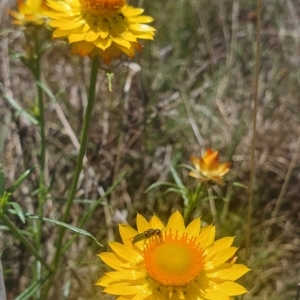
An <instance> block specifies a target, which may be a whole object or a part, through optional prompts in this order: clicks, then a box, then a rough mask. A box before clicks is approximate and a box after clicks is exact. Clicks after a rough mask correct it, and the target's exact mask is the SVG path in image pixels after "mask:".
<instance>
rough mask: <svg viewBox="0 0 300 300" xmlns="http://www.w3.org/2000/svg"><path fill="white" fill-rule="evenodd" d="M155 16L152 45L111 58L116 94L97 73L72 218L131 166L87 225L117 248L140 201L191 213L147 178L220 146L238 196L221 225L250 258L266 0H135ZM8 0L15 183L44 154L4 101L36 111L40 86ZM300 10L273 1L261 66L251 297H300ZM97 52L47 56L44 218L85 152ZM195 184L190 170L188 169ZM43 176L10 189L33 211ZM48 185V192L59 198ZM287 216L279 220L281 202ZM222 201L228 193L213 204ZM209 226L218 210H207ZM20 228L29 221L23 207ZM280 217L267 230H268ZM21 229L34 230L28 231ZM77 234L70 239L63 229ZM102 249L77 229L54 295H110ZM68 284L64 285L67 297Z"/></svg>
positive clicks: (8, 141) (11, 263)
mask: <svg viewBox="0 0 300 300" xmlns="http://www.w3.org/2000/svg"><path fill="white" fill-rule="evenodd" d="M130 4H132V5H136V6H141V7H144V8H145V13H146V14H147V15H151V16H153V17H154V18H155V22H154V24H153V26H154V27H155V28H156V29H157V33H156V38H155V41H154V42H149V43H145V47H144V50H143V52H142V53H138V54H137V55H136V57H135V58H134V59H132V60H131V61H125V60H123V61H120V62H114V63H113V64H112V65H111V66H110V70H111V71H112V72H114V74H115V76H114V79H113V82H112V92H109V91H108V80H107V77H106V75H105V74H104V72H99V77H98V86H97V90H98V92H97V100H96V105H95V109H94V113H93V123H92V127H91V130H90V135H89V144H88V150H87V155H86V161H85V164H84V171H83V172H82V174H81V178H80V186H79V189H78V193H77V194H76V199H78V201H79V200H81V201H79V202H80V203H77V204H75V205H74V207H73V209H72V211H71V215H70V219H69V222H70V224H73V225H76V224H78V220H79V219H80V217H81V216H82V214H83V212H84V211H85V210H86V209H87V208H88V207H89V202H88V201H86V202H84V201H82V200H95V199H98V198H99V197H100V196H103V195H104V194H105V191H106V190H107V189H108V188H109V187H110V186H111V185H112V184H113V182H114V181H115V180H116V179H117V177H118V176H119V174H120V173H121V172H123V171H126V170H127V176H126V178H125V179H124V180H122V181H121V183H120V185H119V186H118V187H117V188H116V189H115V190H114V191H113V192H112V193H111V194H110V195H109V196H108V197H104V200H103V201H102V202H101V205H100V206H99V207H98V208H97V209H96V211H95V212H94V213H93V216H92V217H91V218H90V219H89V221H88V224H87V226H86V229H87V230H88V231H89V232H91V233H92V234H93V235H95V236H96V237H97V238H98V240H99V241H100V242H101V243H102V244H103V245H105V247H107V240H112V239H117V240H118V230H117V224H118V223H119V222H125V221H126V220H127V221H128V222H129V223H130V224H132V225H133V224H134V218H135V215H136V212H139V213H142V214H144V215H145V216H146V217H151V216H152V215H153V214H157V215H158V216H160V217H162V218H163V219H164V220H166V219H167V217H168V216H169V214H170V212H171V211H174V210H176V209H178V210H181V208H182V199H181V198H180V197H179V196H178V195H176V194H164V193H163V191H164V190H163V189H162V188H161V189H159V188H157V189H154V190H152V191H151V192H149V193H147V194H145V190H146V189H147V187H148V186H150V185H151V184H153V183H154V182H157V181H167V180H170V181H172V177H171V176H170V172H169V166H170V164H171V163H172V162H173V163H177V164H180V163H185V164H188V163H189V157H190V155H191V154H195V155H198V156H199V155H200V154H201V150H203V149H206V148H208V147H212V148H213V149H215V150H219V151H220V153H221V158H222V161H232V162H233V166H232V170H231V172H230V174H229V175H228V176H227V181H228V184H227V185H226V186H225V187H222V189H220V190H219V195H220V197H221V198H223V199H224V201H227V202H229V213H228V214H227V217H226V219H225V220H224V221H223V222H222V227H221V229H220V232H219V233H218V235H219V237H220V236H226V235H235V236H236V240H235V241H236V242H235V245H237V246H239V247H240V252H239V255H240V258H239V261H241V262H243V263H244V261H243V259H244V258H243V255H244V250H243V249H244V246H245V227H246V215H247V212H246V207H247V202H248V197H249V195H248V193H247V190H245V189H242V188H238V187H235V186H234V185H233V182H240V183H243V184H245V185H248V184H249V175H250V152H251V139H252V127H251V126H252V118H253V116H252V113H253V93H254V89H253V86H254V74H255V47H256V42H255V38H256V17H257V13H256V1H245V0H244V1H243V0H185V1H183V0H178V1H171V0H169V1H143V0H140V1H130ZM13 5H14V3H13V2H12V1H11V2H9V1H7V0H6V1H2V2H1V4H0V6H2V7H1V9H0V11H1V14H2V15H0V17H1V35H0V39H1V52H0V60H1V63H0V66H1V74H0V80H1V83H0V84H1V95H0V96H1V97H0V123H1V124H0V161H2V163H3V167H4V173H5V177H6V184H7V186H11V185H12V184H13V183H14V181H15V180H16V179H17V178H18V176H19V175H20V174H21V173H22V172H23V171H24V170H26V169H28V168H30V167H32V166H34V165H37V161H38V157H37V154H38V151H39V149H38V147H39V139H40V137H39V132H38V130H37V129H36V127H35V126H33V125H32V124H31V123H30V122H29V121H28V119H27V118H26V117H24V115H22V114H20V113H16V110H15V109H14V108H12V107H11V105H9V104H8V103H7V101H6V100H4V98H3V94H4V93H11V95H12V96H13V98H14V99H15V100H16V101H17V103H18V104H19V105H21V107H23V108H24V109H25V110H27V111H29V112H30V113H32V114H33V115H34V109H35V107H34V100H33V99H34V97H35V87H34V81H33V78H32V77H31V74H30V73H29V72H28V71H27V70H26V69H25V68H24V67H23V65H22V64H21V63H20V61H19V60H18V59H16V58H15V57H14V54H13V53H14V52H18V53H24V51H25V50H24V44H25V42H24V38H23V35H22V34H21V31H19V30H18V29H16V28H13V26H12V25H10V21H9V19H8V16H7V15H6V13H5V11H6V10H7V8H8V6H13ZM299 20H300V7H299V3H298V1H296V0H276V1H274V0H264V1H263V10H262V25H261V57H260V59H261V72H260V78H259V107H258V115H257V117H258V123H257V143H256V147H255V157H256V169H255V182H254V203H253V211H252V215H253V221H252V229H251V245H250V259H249V261H248V263H247V265H248V266H249V267H250V268H251V269H252V271H251V272H250V273H249V274H248V275H246V276H245V280H246V283H245V285H246V287H247V288H248V290H249V294H248V295H246V296H244V299H257V300H262V299H274V300H275V299H278V300H282V299H295V297H296V289H297V284H298V282H299V281H300V251H299V250H300V199H299V198H300V197H299V194H300V184H299V182H300V175H299V171H300V164H299V149H300V142H299V141H300V102H299V101H300V97H299V96H300V92H299V86H300V81H299V80H300V73H299V66H300V56H299V55H300V21H299ZM89 62H90V60H89V59H88V58H85V59H83V60H82V59H80V58H79V57H73V56H71V55H70V52H69V48H68V47H66V46H65V45H64V44H63V43H62V42H61V41H59V42H57V41H56V42H54V45H53V46H52V47H51V48H49V49H48V50H47V51H46V52H45V54H44V55H43V60H42V67H43V73H42V76H43V83H44V84H45V86H47V87H48V88H49V89H50V90H51V91H52V92H53V93H54V94H55V95H56V98H55V101H54V100H53V99H51V98H49V97H48V98H47V96H45V99H46V100H45V103H46V136H47V165H46V168H47V173H48V174H49V176H48V178H46V179H47V185H48V186H49V187H50V194H49V197H48V200H47V203H46V206H45V212H44V214H45V216H46V217H49V218H57V216H59V215H60V212H61V208H62V205H63V204H64V201H65V198H66V191H67V189H68V187H69V185H70V180H71V175H72V172H73V168H74V165H75V160H76V154H77V150H78V139H79V133H80V128H81V124H82V118H83V112H84V108H85V107H86V102H87V100H86V87H87V86H88V83H89ZM178 172H180V175H181V176H182V178H183V180H184V182H186V184H187V185H194V184H195V183H194V181H193V180H191V179H189V178H188V176H187V172H186V171H183V170H181V169H178ZM38 181H39V170H38V169H35V170H34V171H33V172H32V174H31V175H30V176H29V178H28V179H27V180H26V181H25V182H24V183H23V184H22V186H21V187H20V189H19V190H18V191H17V193H15V194H14V195H13V196H14V200H15V201H17V202H18V203H19V204H20V206H21V207H22V208H23V209H24V210H25V211H28V212H33V211H34V209H35V205H36V204H35V202H34V201H33V200H34V199H35V197H34V195H35V193H36V189H37V186H38ZM50 195H51V196H50ZM278 199H281V200H280V201H282V202H281V203H282V204H281V205H280V207H279V213H278V215H276V216H275V217H274V216H273V217H272V212H273V210H274V208H275V206H276V203H278V202H277V201H278ZM216 204H217V208H218V209H219V210H220V213H221V208H222V207H223V205H224V203H223V201H221V200H220V201H219V202H217V203H216ZM202 217H203V219H204V221H205V222H207V223H211V222H212V219H211V216H210V214H209V209H207V210H205V209H204V210H203V211H202ZM15 222H16V223H17V224H18V226H19V227H20V228H21V229H22V228H24V227H26V226H27V225H26V224H25V225H24V224H23V223H21V222H20V221H18V219H17V218H16V220H15ZM269 226H272V227H271V228H272V231H271V233H270V236H269V237H267V238H266V231H267V230H268V228H269ZM1 229H3V230H1V231H0V253H2V255H1V259H2V264H3V268H4V272H5V279H6V289H7V294H8V295H7V296H8V299H14V298H15V297H16V296H17V295H18V294H19V293H20V292H21V291H22V290H24V288H25V287H26V286H28V284H29V283H30V280H31V278H29V277H28V274H29V272H28V270H29V269H30V267H31V258H30V256H29V253H28V252H27V251H26V250H25V249H24V246H23V245H22V244H21V243H19V242H18V241H16V240H14V239H13V238H12V237H11V235H10V234H9V232H7V231H5V228H1ZM24 229H25V228H24ZM56 234H57V228H56V227H55V226H53V225H45V226H44V228H43V243H44V244H45V245H46V249H47V251H46V253H44V256H45V257H46V259H47V261H51V258H52V256H53V247H54V245H53V241H54V239H55V237H56ZM67 238H68V236H67ZM103 250H105V248H104V249H103V248H102V249H101V248H99V246H96V245H95V244H94V243H93V242H91V240H89V239H87V238H86V237H84V236H79V237H78V238H77V240H76V242H75V243H74V244H73V245H72V247H71V248H70V249H69V251H68V252H67V253H66V255H65V257H64V261H63V262H62V263H61V266H60V268H61V269H60V271H59V274H58V276H57V278H56V281H55V282H54V286H53V291H52V296H51V297H52V298H51V299H99V298H101V299H102V298H109V296H107V295H103V294H101V289H100V288H99V287H95V286H94V283H95V282H96V281H97V279H98V278H99V277H101V275H102V274H103V272H104V266H102V264H101V262H100V260H99V259H98V258H97V257H96V256H95V254H97V253H99V252H101V251H103ZM62 295H63V296H62Z"/></svg>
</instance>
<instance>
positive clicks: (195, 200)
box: [184, 183, 203, 224]
mask: <svg viewBox="0 0 300 300" xmlns="http://www.w3.org/2000/svg"><path fill="white" fill-rule="evenodd" d="M202 187H203V184H202V183H199V184H198V185H197V187H196V190H195V192H194V193H193V195H192V197H191V199H190V201H189V203H188V206H187V207H186V208H185V210H184V222H185V223H186V224H187V223H188V221H189V218H190V216H191V214H192V212H193V210H194V209H195V207H196V206H197V203H198V198H199V195H200V193H201V191H202Z"/></svg>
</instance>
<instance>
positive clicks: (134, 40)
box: [46, 0, 155, 64]
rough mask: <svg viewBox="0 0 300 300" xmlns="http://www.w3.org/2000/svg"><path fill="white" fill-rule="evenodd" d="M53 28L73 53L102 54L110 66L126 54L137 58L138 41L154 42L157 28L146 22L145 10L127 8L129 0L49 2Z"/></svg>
mask: <svg viewBox="0 0 300 300" xmlns="http://www.w3.org/2000/svg"><path fill="white" fill-rule="evenodd" d="M47 4H48V6H49V7H50V8H51V11H50V12H47V13H46V14H47V16H48V17H50V19H52V20H51V21H50V22H49V25H50V26H52V27H53V28H56V29H55V30H54V32H53V37H54V38H67V39H68V41H69V43H70V44H71V49H72V52H73V54H79V55H80V56H85V55H89V56H90V57H93V56H96V55H100V56H101V57H102V59H103V60H104V62H105V63H106V64H109V63H110V61H111V59H112V58H120V57H121V55H122V53H125V54H126V55H127V56H129V57H133V56H134V54H135V50H141V49H142V46H141V45H140V43H139V42H138V39H147V40H153V38H154V32H155V29H154V28H153V27H151V26H149V25H146V24H145V23H150V22H152V21H153V19H152V18H151V17H149V16H144V15H141V14H142V13H143V11H144V10H143V9H140V8H134V7H131V6H128V5H126V0H58V1H57V0H47Z"/></svg>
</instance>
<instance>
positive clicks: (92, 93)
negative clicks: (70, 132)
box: [43, 56, 99, 299]
mask: <svg viewBox="0 0 300 300" xmlns="http://www.w3.org/2000/svg"><path fill="white" fill-rule="evenodd" d="M98 67H99V59H98V57H97V56H96V57H94V58H93V59H92V67H91V76H90V87H89V92H88V105H87V108H86V112H85V115H84V121H83V127H82V133H81V141H80V148H79V153H78V157H77V162H76V167H75V171H74V174H73V179H72V184H71V188H70V190H69V195H68V198H67V203H66V208H65V211H64V213H63V216H62V222H66V221H67V219H68V217H69V213H70V210H71V207H72V205H73V200H74V196H75V193H76V191H77V184H78V179H79V176H80V173H81V170H82V166H83V159H84V156H85V153H86V148H87V141H88V132H89V128H90V124H91V116H92V112H93V107H94V100H95V95H96V83H97V73H98ZM65 231H66V229H65V228H64V227H61V228H60V230H59V236H58V241H57V245H56V252H55V256H54V259H53V262H52V269H53V272H52V274H51V276H50V278H49V281H48V283H47V286H46V288H45V291H44V295H43V299H47V297H48V293H49V290H50V288H51V286H52V283H53V280H54V276H55V273H56V271H57V267H58V263H59V261H60V258H61V256H62V254H63V251H62V249H63V237H64V234H65Z"/></svg>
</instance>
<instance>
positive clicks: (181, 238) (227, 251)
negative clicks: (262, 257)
mask: <svg viewBox="0 0 300 300" xmlns="http://www.w3.org/2000/svg"><path fill="white" fill-rule="evenodd" d="M137 228H138V231H136V230H134V229H133V228H132V227H130V226H129V225H125V224H124V225H120V228H119V229H120V235H121V238H122V241H123V244H120V243H117V242H111V243H110V247H111V249H112V252H104V253H101V254H99V257H100V258H101V259H102V260H103V262H104V263H106V264H107V265H108V266H110V267H111V268H113V269H114V270H115V271H111V272H107V273H106V274H105V275H104V276H103V277H102V278H100V279H99V281H98V282H97V283H96V285H99V286H102V287H104V288H105V289H104V292H106V293H108V294H112V295H118V296H119V297H118V299H119V300H125V299H126V300H131V299H136V300H144V299H147V300H148V299H156V300H165V299H172V300H182V299H186V300H196V299H198V300H200V299H201V300H209V299H214V300H215V299H218V300H230V299H231V296H235V295H241V294H244V293H246V292H247V290H246V289H245V288H244V287H243V286H241V285H239V284H237V283H235V282H234V281H235V280H237V279H238V278H240V277H241V276H243V275H244V274H245V273H247V272H248V271H249V269H248V268H247V267H246V266H244V265H241V264H235V260H232V257H233V256H234V255H235V253H236V251H237V248H235V247H231V245H232V243H233V239H234V238H233V237H226V238H222V239H220V240H218V241H215V227H214V226H206V227H205V228H201V221H200V218H197V219H195V220H193V221H192V222H191V223H190V224H189V225H188V226H187V227H186V226H185V225H184V221H183V217H182V215H181V214H180V213H179V212H175V213H173V214H172V216H171V217H170V219H169V221H168V223H167V225H166V226H164V225H163V223H162V222H161V221H160V219H159V218H157V217H156V216H154V217H153V218H152V219H151V220H150V221H149V222H148V221H147V220H146V219H145V218H144V217H142V216H141V215H138V216H137ZM156 228H159V229H160V232H161V234H160V235H151V237H149V238H147V239H146V240H140V241H138V242H135V243H133V242H132V238H133V237H135V236H137V235H139V234H143V233H144V232H146V231H147V230H149V229H156Z"/></svg>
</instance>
